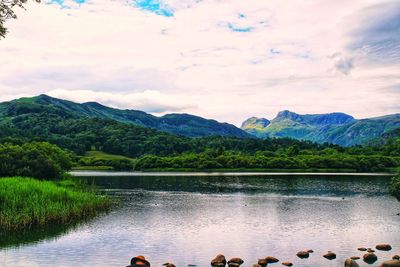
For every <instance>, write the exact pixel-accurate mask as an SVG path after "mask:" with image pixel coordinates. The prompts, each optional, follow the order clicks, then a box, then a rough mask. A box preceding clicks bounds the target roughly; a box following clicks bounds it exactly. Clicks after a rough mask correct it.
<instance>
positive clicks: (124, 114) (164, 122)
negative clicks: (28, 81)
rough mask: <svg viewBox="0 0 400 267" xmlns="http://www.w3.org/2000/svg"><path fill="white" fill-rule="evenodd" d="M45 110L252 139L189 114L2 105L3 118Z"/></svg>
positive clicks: (22, 102)
mask: <svg viewBox="0 0 400 267" xmlns="http://www.w3.org/2000/svg"><path fill="white" fill-rule="evenodd" d="M46 109H52V110H57V112H58V113H59V114H62V113H65V114H68V115H73V116H75V117H89V118H102V119H111V120H115V121H118V122H123V123H129V124H135V125H139V126H143V127H146V128H151V129H156V130H160V131H164V132H168V133H172V134H176V135H183V136H188V137H202V136H210V135H218V136H234V137H250V136H251V135H250V134H248V133H247V132H245V131H243V130H241V129H239V128H237V127H236V126H234V125H232V124H229V123H220V122H217V121H216V120H208V119H204V118H202V117H198V116H194V115H190V114H167V115H164V116H162V117H157V116H153V115H151V114H148V113H146V112H143V111H139V110H129V109H126V110H122V109H115V108H110V107H107V106H104V105H101V104H99V103H97V102H87V103H83V104H78V103H74V102H71V101H67V100H63V99H58V98H53V97H50V96H47V95H39V96H36V97H29V98H20V99H16V100H13V101H9V102H3V103H0V118H1V117H3V118H5V117H13V116H14V115H21V114H22V113H34V112H40V111H41V110H46Z"/></svg>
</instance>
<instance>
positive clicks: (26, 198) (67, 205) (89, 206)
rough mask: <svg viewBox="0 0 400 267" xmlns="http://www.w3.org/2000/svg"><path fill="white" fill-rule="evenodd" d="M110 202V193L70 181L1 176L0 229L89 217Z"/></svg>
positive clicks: (73, 220)
mask: <svg viewBox="0 0 400 267" xmlns="http://www.w3.org/2000/svg"><path fill="white" fill-rule="evenodd" d="M109 206H110V201H109V199H108V198H107V197H103V196H98V195H96V194H95V193H94V192H89V191H82V189H77V188H75V187H74V186H73V184H72V183H71V182H59V183H56V182H51V181H39V180H35V179H31V178H24V177H12V178H0V230H2V231H15V230H22V229H29V228H35V227H41V226H46V225H50V224H53V225H54V224H57V225H65V224H69V223H73V222H77V221H79V220H82V219H86V218H90V217H92V216H94V215H96V214H97V213H98V212H100V211H103V210H106V209H107V208H108V207H109Z"/></svg>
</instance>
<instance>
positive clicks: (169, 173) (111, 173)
mask: <svg viewBox="0 0 400 267" xmlns="http://www.w3.org/2000/svg"><path fill="white" fill-rule="evenodd" d="M68 174H70V175H72V176H74V177H87V176H128V177H129V176H132V177H136V176H194V177H195V176H237V175H240V176H290V175H311V176H393V175H394V174H393V173H360V172H265V171H264V172H257V171H254V172H251V171H246V172H243V171H237V172H235V171H209V172H207V171H199V172H194V171H155V172H143V171H108V170H103V171H102V170H97V171H93V170H76V171H70V172H68Z"/></svg>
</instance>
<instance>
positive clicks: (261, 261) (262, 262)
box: [258, 259, 268, 267]
mask: <svg viewBox="0 0 400 267" xmlns="http://www.w3.org/2000/svg"><path fill="white" fill-rule="evenodd" d="M258 265H260V266H261V267H265V266H267V265H268V261H267V260H266V259H258Z"/></svg>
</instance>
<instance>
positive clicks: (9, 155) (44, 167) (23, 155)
mask: <svg viewBox="0 0 400 267" xmlns="http://www.w3.org/2000/svg"><path fill="white" fill-rule="evenodd" d="M71 165H72V161H71V157H70V155H69V154H68V153H67V152H65V151H63V150H62V149H60V148H59V147H57V146H55V145H51V144H49V143H44V142H32V143H26V144H22V145H18V144H10V143H4V144H0V177H1V176H29V177H35V178H42V179H56V178H60V177H61V176H62V175H63V173H64V170H68V169H70V167H71Z"/></svg>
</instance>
